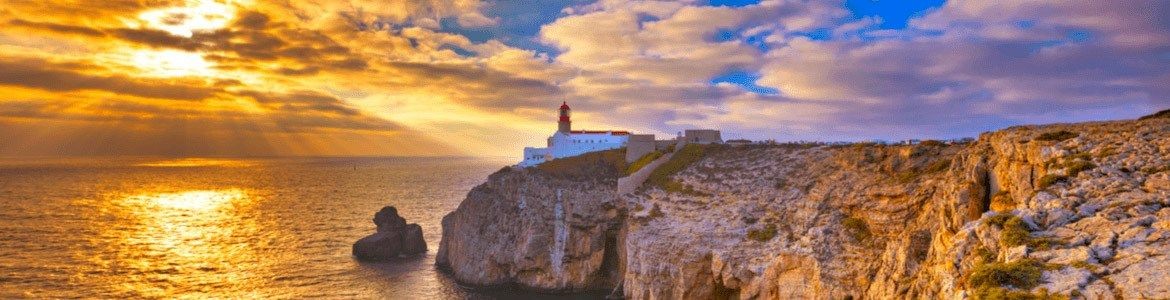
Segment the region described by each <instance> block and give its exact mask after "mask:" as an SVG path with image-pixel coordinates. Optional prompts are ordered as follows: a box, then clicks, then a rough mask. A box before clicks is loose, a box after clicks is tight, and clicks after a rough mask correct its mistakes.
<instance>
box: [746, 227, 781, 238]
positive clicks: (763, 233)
mask: <svg viewBox="0 0 1170 300" xmlns="http://www.w3.org/2000/svg"><path fill="white" fill-rule="evenodd" d="M776 233H777V229H776V224H768V225H766V226H764V228H763V229H752V230H749V231H748V234H747V237H748V238H749V239H751V240H753V241H757V242H767V241H771V240H772V238H775V237H776Z"/></svg>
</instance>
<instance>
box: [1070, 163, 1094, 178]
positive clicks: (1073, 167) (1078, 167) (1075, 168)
mask: <svg viewBox="0 0 1170 300" xmlns="http://www.w3.org/2000/svg"><path fill="white" fill-rule="evenodd" d="M1096 167H1097V165H1096V164H1093V162H1091V161H1086V160H1077V161H1073V162H1070V163H1068V165H1067V166H1066V168H1068V170H1067V174H1068V176H1069V177H1076V176H1077V175H1078V174H1081V172H1084V171H1088V170H1092V169H1093V168H1096Z"/></svg>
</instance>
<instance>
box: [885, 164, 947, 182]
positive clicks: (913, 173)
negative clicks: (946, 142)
mask: <svg viewBox="0 0 1170 300" xmlns="http://www.w3.org/2000/svg"><path fill="white" fill-rule="evenodd" d="M950 167H951V161H950V160H948V159H943V160H936V161H934V162H931V163H930V164H928V165H926V166H925V167H923V168H921V169H918V168H913V167H909V168H906V169H905V170H902V171H901V172H898V173H895V174H894V179H896V180H898V182H899V183H903V184H906V183H911V182H914V180H915V179H918V177H919V176H922V175H926V174H934V173H940V172H943V171H946V170H947V168H950Z"/></svg>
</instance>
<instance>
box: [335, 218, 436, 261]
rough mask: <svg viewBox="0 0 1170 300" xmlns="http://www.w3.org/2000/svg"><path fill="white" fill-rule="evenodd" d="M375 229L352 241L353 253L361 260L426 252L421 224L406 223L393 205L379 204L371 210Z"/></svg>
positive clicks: (384, 258) (386, 258)
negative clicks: (382, 205) (380, 205)
mask: <svg viewBox="0 0 1170 300" xmlns="http://www.w3.org/2000/svg"><path fill="white" fill-rule="evenodd" d="M374 225H377V226H378V232H376V233H374V234H371V235H369V236H367V237H364V238H362V239H360V240H358V241H357V242H356V243H354V244H353V256H354V257H357V259H358V260H363V261H385V260H392V259H395V258H399V257H405V256H413V255H417V254H421V253H425V252H427V243H426V241H424V240H423V235H422V226H419V225H418V224H409V225H407V224H406V219H404V218H402V217H401V216H398V209H396V208H394V207H393V206H387V207H383V208H382V210H381V211H378V213H376V214H374Z"/></svg>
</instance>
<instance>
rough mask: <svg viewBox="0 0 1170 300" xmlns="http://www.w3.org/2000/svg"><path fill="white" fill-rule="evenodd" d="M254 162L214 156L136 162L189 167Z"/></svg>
mask: <svg viewBox="0 0 1170 300" xmlns="http://www.w3.org/2000/svg"><path fill="white" fill-rule="evenodd" d="M255 165H256V163H255V162H253V161H247V160H239V159H214V158H179V159H169V160H160V161H152V162H145V163H140V164H137V166H139V167H158V168H190V167H252V166H255Z"/></svg>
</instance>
